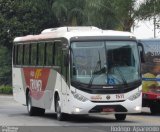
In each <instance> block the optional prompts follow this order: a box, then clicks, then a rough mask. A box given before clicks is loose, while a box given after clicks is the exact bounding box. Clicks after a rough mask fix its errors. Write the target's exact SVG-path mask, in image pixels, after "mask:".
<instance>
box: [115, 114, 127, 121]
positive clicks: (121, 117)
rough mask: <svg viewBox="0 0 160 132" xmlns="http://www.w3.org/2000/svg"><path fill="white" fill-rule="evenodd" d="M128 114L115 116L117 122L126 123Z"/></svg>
mask: <svg viewBox="0 0 160 132" xmlns="http://www.w3.org/2000/svg"><path fill="white" fill-rule="evenodd" d="M126 116H127V115H126V114H115V118H116V120H117V121H124V120H125V119H126Z"/></svg>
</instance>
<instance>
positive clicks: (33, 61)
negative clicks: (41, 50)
mask: <svg viewBox="0 0 160 132" xmlns="http://www.w3.org/2000/svg"><path fill="white" fill-rule="evenodd" d="M31 65H33V66H35V65H37V44H36V43H35V44H32V45H31Z"/></svg>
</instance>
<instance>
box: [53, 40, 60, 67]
mask: <svg viewBox="0 0 160 132" xmlns="http://www.w3.org/2000/svg"><path fill="white" fill-rule="evenodd" d="M61 60H62V44H61V43H60V42H57V43H55V65H56V66H61Z"/></svg>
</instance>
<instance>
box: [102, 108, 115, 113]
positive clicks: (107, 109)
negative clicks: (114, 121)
mask: <svg viewBox="0 0 160 132" xmlns="http://www.w3.org/2000/svg"><path fill="white" fill-rule="evenodd" d="M114 111H115V110H114V108H103V109H102V112H114Z"/></svg>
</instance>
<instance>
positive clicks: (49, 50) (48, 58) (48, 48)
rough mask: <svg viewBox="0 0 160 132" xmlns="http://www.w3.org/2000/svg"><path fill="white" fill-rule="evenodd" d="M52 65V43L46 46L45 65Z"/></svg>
mask: <svg viewBox="0 0 160 132" xmlns="http://www.w3.org/2000/svg"><path fill="white" fill-rule="evenodd" d="M53 64H54V63H53V43H51V42H50V43H47V45H46V65H47V66H52V65H53Z"/></svg>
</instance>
